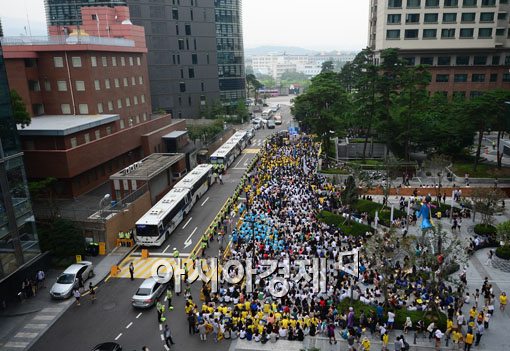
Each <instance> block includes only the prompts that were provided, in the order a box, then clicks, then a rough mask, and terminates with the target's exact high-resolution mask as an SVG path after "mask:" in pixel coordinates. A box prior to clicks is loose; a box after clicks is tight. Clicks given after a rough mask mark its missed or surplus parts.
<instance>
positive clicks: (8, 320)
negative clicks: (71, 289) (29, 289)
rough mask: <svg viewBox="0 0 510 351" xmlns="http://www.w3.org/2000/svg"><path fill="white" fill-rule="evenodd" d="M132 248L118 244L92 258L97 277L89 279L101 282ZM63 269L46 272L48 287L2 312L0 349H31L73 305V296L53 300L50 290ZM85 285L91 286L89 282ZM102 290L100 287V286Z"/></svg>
mask: <svg viewBox="0 0 510 351" xmlns="http://www.w3.org/2000/svg"><path fill="white" fill-rule="evenodd" d="M129 251H130V248H127V247H119V248H118V249H117V250H114V251H113V252H112V253H110V254H108V255H106V256H104V257H90V258H87V260H89V261H92V262H93V264H94V273H95V275H94V277H93V278H92V279H90V280H89V281H90V282H92V284H93V285H98V284H99V285H100V284H101V282H102V281H103V280H104V279H105V278H106V277H107V276H108V274H110V269H111V266H112V265H115V264H118V263H119V262H120V261H122V260H123V259H124V257H125V256H126V255H127V254H128V253H129ZM61 272H62V270H50V271H49V272H47V273H46V281H45V287H44V288H42V289H41V290H40V291H39V292H38V293H37V294H36V295H35V296H34V297H31V298H29V299H27V300H24V301H23V302H20V303H17V304H13V305H10V306H8V307H7V308H6V309H5V310H4V311H2V312H1V313H0V349H1V350H2V351H4V350H5V351H13V350H18V351H22V350H28V349H29V348H30V346H31V345H32V344H34V343H35V342H36V341H37V339H38V338H39V337H40V336H42V335H43V334H44V332H45V331H46V330H48V329H49V328H50V327H51V326H52V325H53V323H55V322H56V321H57V320H58V318H59V317H60V316H61V315H62V314H63V313H64V312H65V311H66V310H67V309H68V308H69V307H70V306H72V305H73V302H74V299H73V298H70V299H68V300H64V301H62V300H53V299H52V298H51V297H50V295H49V291H50V289H51V286H52V285H53V283H54V282H55V280H56V279H57V277H58V275H59V274H60V273H61ZM89 281H87V282H86V286H88V282H89ZM99 289H100V287H99Z"/></svg>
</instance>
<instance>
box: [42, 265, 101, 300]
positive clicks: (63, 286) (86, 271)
mask: <svg viewBox="0 0 510 351" xmlns="http://www.w3.org/2000/svg"><path fill="white" fill-rule="evenodd" d="M93 276H94V269H93V265H92V262H90V261H81V262H79V263H75V264H72V265H70V266H69V267H67V269H66V270H65V271H64V273H62V274H60V275H59V276H58V278H57V281H56V282H55V284H53V286H52V287H51V289H50V295H51V297H53V298H54V299H67V298H69V297H71V296H72V294H73V289H74V288H77V287H79V281H80V277H81V279H82V282H85V281H86V280H87V279H89V278H91V277H93Z"/></svg>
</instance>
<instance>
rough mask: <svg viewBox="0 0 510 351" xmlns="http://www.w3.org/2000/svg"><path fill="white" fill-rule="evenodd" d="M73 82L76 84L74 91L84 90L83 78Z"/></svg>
mask: <svg viewBox="0 0 510 351" xmlns="http://www.w3.org/2000/svg"><path fill="white" fill-rule="evenodd" d="M74 84H75V85H76V91H85V82H84V81H83V80H77V81H76V82H74Z"/></svg>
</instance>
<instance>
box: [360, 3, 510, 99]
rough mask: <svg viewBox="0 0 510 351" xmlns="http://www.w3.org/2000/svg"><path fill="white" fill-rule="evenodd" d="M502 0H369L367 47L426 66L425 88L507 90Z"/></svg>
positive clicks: (508, 45) (508, 47) (509, 7)
mask: <svg viewBox="0 0 510 351" xmlns="http://www.w3.org/2000/svg"><path fill="white" fill-rule="evenodd" d="M509 14H510V3H509V2H508V1H507V0H371V2H370V17H369V38H368V41H369V47H370V48H372V49H373V50H374V51H375V52H376V57H377V55H378V54H379V53H380V52H381V50H384V49H388V48H397V49H399V52H400V55H401V56H402V58H403V59H404V60H405V61H407V63H408V64H410V65H417V64H425V65H428V66H430V71H431V73H432V81H431V84H430V86H429V89H430V90H431V91H432V92H442V93H444V94H448V95H449V96H450V97H451V96H453V95H455V96H459V97H462V96H464V97H473V96H477V95H479V94H481V92H483V91H485V90H489V89H495V88H502V87H504V88H510V73H509V68H510V37H509V34H510V33H509V18H510V17H509Z"/></svg>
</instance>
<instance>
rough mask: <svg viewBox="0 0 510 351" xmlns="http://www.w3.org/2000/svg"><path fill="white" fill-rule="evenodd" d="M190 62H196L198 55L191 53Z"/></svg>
mask: <svg viewBox="0 0 510 351" xmlns="http://www.w3.org/2000/svg"><path fill="white" fill-rule="evenodd" d="M191 63H192V64H194V65H196V64H198V55H197V54H191Z"/></svg>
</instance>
